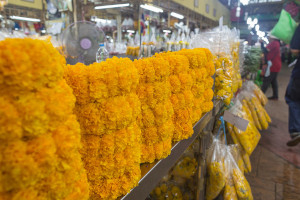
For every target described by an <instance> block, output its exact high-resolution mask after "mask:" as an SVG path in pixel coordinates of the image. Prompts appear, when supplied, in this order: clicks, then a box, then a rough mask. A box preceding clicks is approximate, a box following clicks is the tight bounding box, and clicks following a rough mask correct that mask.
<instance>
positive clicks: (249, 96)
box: [239, 84, 271, 130]
mask: <svg viewBox="0 0 300 200" xmlns="http://www.w3.org/2000/svg"><path fill="white" fill-rule="evenodd" d="M248 86H249V84H247V85H246V86H245V87H244V89H243V91H242V92H241V93H240V94H239V96H241V98H240V99H243V101H244V106H245V107H247V106H246V104H247V105H248V108H249V110H250V112H251V115H252V118H253V121H254V123H255V126H256V128H258V129H259V130H261V129H263V130H265V129H267V128H268V127H269V123H271V118H270V116H269V115H268V113H267V111H266V110H265V108H264V107H263V104H262V102H261V100H260V99H259V98H258V97H257V96H256V95H255V92H254V91H258V89H255V87H248ZM259 91H260V90H259ZM257 93H258V92H257ZM263 95H264V94H263ZM260 96H262V95H260Z"/></svg>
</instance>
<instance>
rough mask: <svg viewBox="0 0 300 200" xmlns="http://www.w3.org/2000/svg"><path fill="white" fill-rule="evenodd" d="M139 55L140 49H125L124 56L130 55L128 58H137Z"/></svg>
mask: <svg viewBox="0 0 300 200" xmlns="http://www.w3.org/2000/svg"><path fill="white" fill-rule="evenodd" d="M139 53H140V47H139V46H137V47H131V46H128V47H127V49H126V55H130V56H139Z"/></svg>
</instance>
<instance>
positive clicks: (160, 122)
mask: <svg viewBox="0 0 300 200" xmlns="http://www.w3.org/2000/svg"><path fill="white" fill-rule="evenodd" d="M134 64H135V67H136V68H137V69H138V71H139V74H140V83H139V85H138V89H137V95H138V97H139V99H140V101H141V115H139V117H138V124H139V127H140V128H141V132H142V142H141V162H142V163H145V162H150V163H151V162H153V161H154V160H155V159H162V158H165V157H167V156H168V155H169V154H170V152H171V147H172V146H171V144H172V136H173V130H174V125H173V121H172V116H173V107H172V103H171V101H170V97H171V89H170V83H169V76H170V65H169V62H167V61H166V60H164V59H163V58H161V57H151V58H145V59H140V60H135V61H134Z"/></svg>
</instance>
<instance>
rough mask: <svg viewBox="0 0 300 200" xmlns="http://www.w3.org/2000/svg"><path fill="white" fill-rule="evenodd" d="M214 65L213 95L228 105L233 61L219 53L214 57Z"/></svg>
mask: <svg viewBox="0 0 300 200" xmlns="http://www.w3.org/2000/svg"><path fill="white" fill-rule="evenodd" d="M214 62H215V66H216V81H215V95H216V96H217V98H218V99H221V100H223V102H224V103H225V104H226V105H229V104H230V102H231V99H232V98H233V94H234V91H233V76H234V69H233V63H232V61H231V59H230V57H229V56H226V55H224V54H220V55H219V57H215V58H214Z"/></svg>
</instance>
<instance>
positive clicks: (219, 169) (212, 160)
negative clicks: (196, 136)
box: [206, 137, 225, 200]
mask: <svg viewBox="0 0 300 200" xmlns="http://www.w3.org/2000/svg"><path fill="white" fill-rule="evenodd" d="M224 153H225V145H224V144H222V142H221V141H220V140H219V139H218V138H216V137H214V138H213V141H212V144H211V146H210V148H209V149H208V151H207V155H206V161H207V173H208V178H207V181H206V199H207V200H212V199H215V198H216V197H217V196H218V195H219V193H220V192H221V191H222V189H223V188H224V186H225V167H224Z"/></svg>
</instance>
